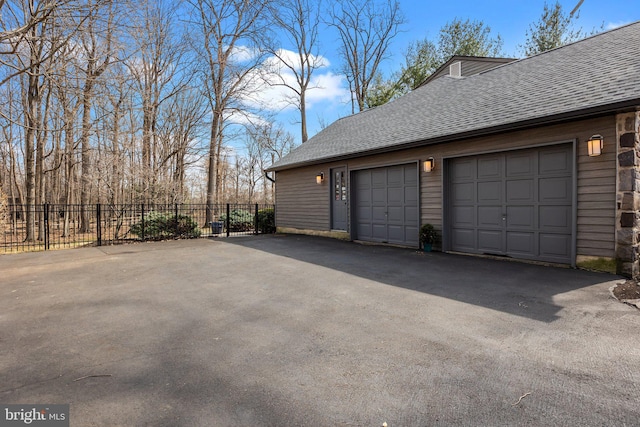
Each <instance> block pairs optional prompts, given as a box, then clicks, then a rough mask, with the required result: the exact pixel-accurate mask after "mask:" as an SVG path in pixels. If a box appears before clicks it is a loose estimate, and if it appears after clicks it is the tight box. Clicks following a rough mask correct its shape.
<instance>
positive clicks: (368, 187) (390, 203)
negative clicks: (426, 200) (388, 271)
mask: <svg viewBox="0 0 640 427" xmlns="http://www.w3.org/2000/svg"><path fill="white" fill-rule="evenodd" d="M353 181H354V185H353V188H354V199H355V200H354V213H355V221H354V224H355V234H356V235H355V236H354V237H355V238H356V239H358V240H363V241H369V242H378V243H392V244H398V245H403V246H418V228H419V214H418V212H419V209H418V167H417V164H416V163H413V164H408V165H399V166H390V167H384V168H375V169H366V170H360V171H355V172H354V173H353Z"/></svg>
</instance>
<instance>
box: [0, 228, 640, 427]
mask: <svg viewBox="0 0 640 427" xmlns="http://www.w3.org/2000/svg"><path fill="white" fill-rule="evenodd" d="M621 281H622V280H621V279H620V278H618V277H616V276H610V275H606V274H597V273H590V272H585V271H577V270H571V269H565V268H551V267H542V266H537V265H527V264H522V263H516V262H509V261H500V260H488V259H480V258H474V257H465V256H456V255H450V254H442V253H430V254H423V253H419V252H416V251H413V250H408V249H399V248H390V247H379V246H363V245H358V244H354V243H348V242H341V241H336V240H329V239H323V238H313V237H305V236H258V237H247V238H235V239H234V238H232V239H226V240H205V239H200V240H191V241H175V242H163V243H147V244H134V245H126V246H114V247H104V248H88V249H75V250H66V251H57V252H48V253H35V254H19V255H6V256H1V257H0V403H3V404H8V403H20V404H34V403H47V404H53V403H69V404H70V408H71V414H70V419H71V425H72V426H142V425H149V426H352V425H354V426H381V425H382V424H383V423H384V422H386V423H387V424H388V425H389V426H390V427H392V426H432V425H443V426H445V425H446V426H449V425H470V426H479V425H492V426H500V425H503V426H515V425H518V426H527V425H531V426H542V425H544V426H548V425H567V426H569V425H581V426H603V425H607V426H625V425H626V426H632V425H638V423H639V422H640V421H639V420H640V344H639V341H638V331H640V311H638V310H636V309H634V308H631V307H628V306H626V305H623V304H620V303H618V302H617V301H615V300H614V299H612V298H611V297H610V295H609V288H610V287H611V286H612V285H613V284H615V283H618V282H621Z"/></svg>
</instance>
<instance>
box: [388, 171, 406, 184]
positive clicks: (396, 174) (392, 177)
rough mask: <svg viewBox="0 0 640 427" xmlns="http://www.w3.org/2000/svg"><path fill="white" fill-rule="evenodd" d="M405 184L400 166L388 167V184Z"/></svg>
mask: <svg viewBox="0 0 640 427" xmlns="http://www.w3.org/2000/svg"><path fill="white" fill-rule="evenodd" d="M402 185H404V177H403V170H402V168H400V167H390V168H387V186H388V187H402Z"/></svg>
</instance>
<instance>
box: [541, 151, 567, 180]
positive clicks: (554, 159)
mask: <svg viewBox="0 0 640 427" xmlns="http://www.w3.org/2000/svg"><path fill="white" fill-rule="evenodd" d="M572 163H573V162H572V161H571V152H570V151H569V150H547V151H543V152H541V153H540V167H539V171H540V175H542V176H544V175H549V174H558V173H560V174H566V173H570V172H571V169H572Z"/></svg>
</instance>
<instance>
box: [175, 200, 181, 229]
mask: <svg viewBox="0 0 640 427" xmlns="http://www.w3.org/2000/svg"><path fill="white" fill-rule="evenodd" d="M174 205H175V206H174V212H175V216H174V218H175V220H176V231H175V237H178V230H179V229H180V224H179V223H178V204H177V203H175V204H174Z"/></svg>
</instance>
